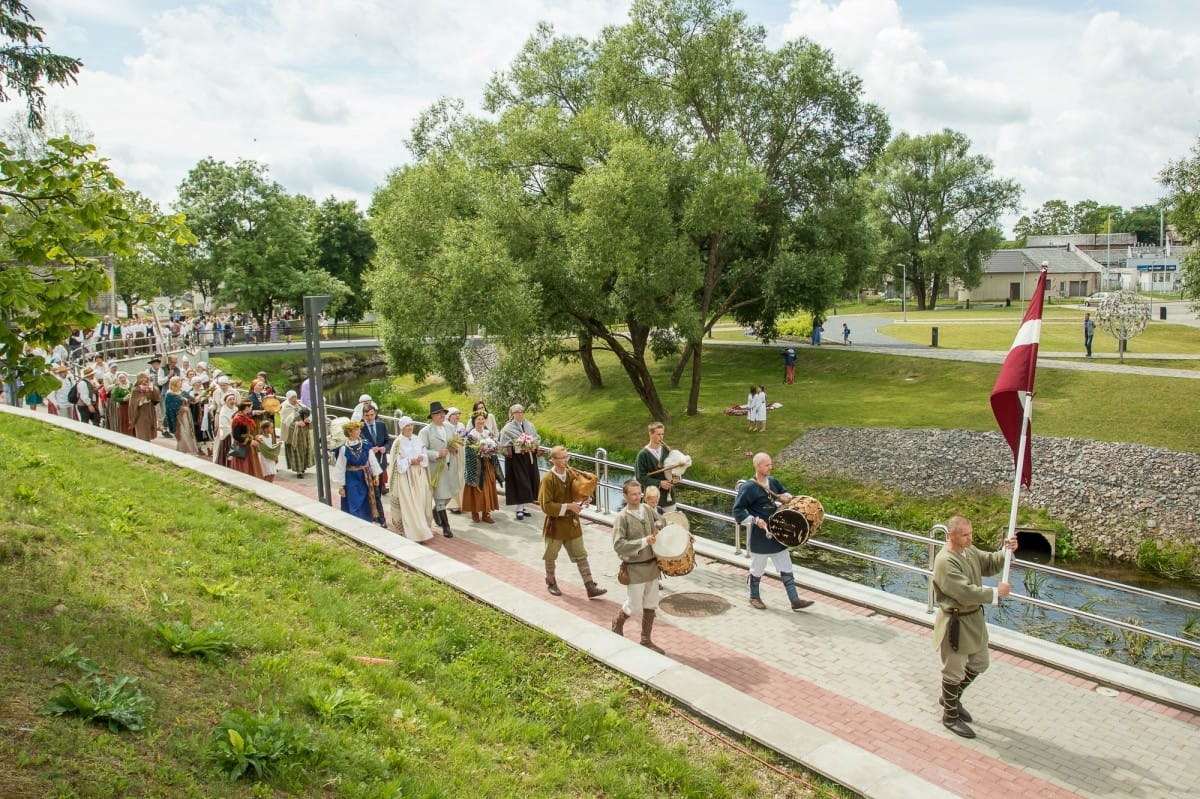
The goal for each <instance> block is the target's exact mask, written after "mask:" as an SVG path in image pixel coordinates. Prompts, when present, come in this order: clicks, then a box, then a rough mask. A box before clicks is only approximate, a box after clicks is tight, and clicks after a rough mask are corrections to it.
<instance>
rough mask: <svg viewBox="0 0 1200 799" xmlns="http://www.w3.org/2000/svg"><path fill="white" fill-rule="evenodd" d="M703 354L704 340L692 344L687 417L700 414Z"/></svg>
mask: <svg viewBox="0 0 1200 799" xmlns="http://www.w3.org/2000/svg"><path fill="white" fill-rule="evenodd" d="M703 354H704V339H701V340H699V341H697V342H695V343H694V344H692V388H691V390H690V391H689V392H688V404H687V415H688V416H695V415H696V414H698V413H699V412H700V408H699V405H700V373H701V372H702V371H703V369H702V363H701V360H702V359H701V356H702V355H703Z"/></svg>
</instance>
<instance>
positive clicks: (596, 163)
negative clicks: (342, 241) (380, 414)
mask: <svg viewBox="0 0 1200 799" xmlns="http://www.w3.org/2000/svg"><path fill="white" fill-rule="evenodd" d="M764 41H765V32H764V31H763V30H762V29H761V28H759V27H754V26H751V25H748V24H747V22H746V19H745V16H744V15H743V14H742V13H741V12H738V11H735V10H733V9H732V8H731V6H730V5H729V3H728V2H724V0H639V1H638V2H635V3H634V5H633V8H632V9H631V11H630V20H629V22H628V23H627V24H625V25H623V26H619V27H614V28H610V29H608V30H606V31H605V32H604V33H603V34H602V35H601V36H600V37H599V38H598V39H597V40H596V41H587V40H584V39H580V38H563V37H556V36H555V35H554V33H553V31H552V30H551V29H550V28H549V27H546V26H541V27H539V29H538V30H537V32H536V33H535V34H534V35H533V37H532V38H531V39H530V40H529V42H528V43H527V44H526V46H525V48H524V50H523V51H522V52H521V54H520V55H519V56H518V57H517V59H516V60H515V61H514V63H513V64H512V65H511V67H510V68H509V69H508V70H507V71H506V72H504V73H502V74H499V75H497V76H496V77H495V78H494V79H493V81H492V82H491V84H490V86H489V88H488V91H487V95H486V100H487V102H486V110H487V111H488V112H489V113H490V116H489V117H488V118H487V119H483V118H480V117H477V116H471V115H468V114H465V113H463V111H462V109H461V107H460V106H459V105H457V104H455V103H450V102H443V103H440V104H438V105H437V106H435V107H434V108H432V109H430V110H429V111H428V112H427V113H426V114H425V115H424V116H423V117H422V119H421V120H420V121H419V122H418V124H417V126H416V128H415V129H414V132H413V137H412V142H411V146H412V149H413V152H414V154H415V156H416V162H415V163H414V164H413V165H412V166H409V167H405V168H403V169H400V170H397V171H396V172H395V173H394V174H393V175H392V176H391V177H390V178H389V180H388V182H387V184H386V185H385V186H384V187H383V188H381V189H380V191H379V192H378V193H377V194H376V196H375V198H374V202H373V205H372V209H371V218H372V225H373V231H374V234H375V238H376V240H377V242H378V243H379V251H378V254H377V258H376V262H377V269H376V271H375V273H374V274H373V276H372V279H371V283H370V284H371V292H372V294H373V295H374V296H375V298H376V299H375V302H376V310H377V311H378V312H379V313H380V315H381V317H382V318H383V320H384V326H383V338H384V344H385V349H386V351H387V352H388V355H389V358H390V360H391V362H392V366H393V367H394V368H396V369H399V370H402V371H404V372H406V373H412V374H415V375H417V376H424V375H426V374H428V373H430V372H435V371H436V372H439V373H441V374H442V375H443V376H445V377H446V378H448V379H449V380H450V381H451V383H452V384H455V385H456V386H461V385H462V381H463V377H464V376H463V370H462V367H461V365H460V362H459V356H458V353H459V350H460V347H461V344H462V342H463V340H464V339H465V337H466V336H468V335H470V334H473V333H475V332H476V331H478V330H480V329H484V330H486V332H487V333H488V335H490V336H494V337H496V338H497V339H499V340H500V341H501V342H502V345H503V347H502V349H503V350H504V351H505V352H506V353H508V356H509V359H510V360H509V363H508V364H505V365H502V369H503V368H509V369H520V370H522V371H523V372H524V374H525V376H526V377H527V378H529V379H528V380H527V381H526V383H525V384H526V386H527V391H529V392H535V391H536V386H537V381H536V379H535V378H534V377H532V373H533V372H537V371H538V367H539V364H540V363H541V362H543V360H544V359H545V358H549V357H553V356H555V355H564V354H570V355H573V356H577V357H579V358H581V359H582V361H583V364H584V368H585V370H586V371H587V373H588V374H589V377H590V378H591V379H592V383H593V385H597V386H598V385H599V371H598V370H597V369H596V368H595V364H594V362H593V360H592V353H593V351H594V350H595V349H607V350H609V351H611V352H612V353H613V354H614V355H615V356H616V358H617V360H618V361H619V363H620V364H621V366H622V368H623V369H624V371H625V373H626V374H627V375H628V377H629V380H630V382H631V384H632V386H633V388H634V390H635V391H636V392H637V394H638V396H639V397H641V399H642V401H643V402H644V403H645V405H646V407H647V409H648V410H649V412H650V414H651V415H652V416H653V417H655V418H658V419H665V418H667V416H668V414H667V411H666V409H665V408H664V407H663V404H662V401H661V398H660V395H659V392H658V389H657V387H656V385H655V381H654V377H653V374H652V372H651V368H650V361H652V360H653V358H654V357H655V356H663V355H669V354H671V353H675V354H676V355H677V356H678V357H679V361H678V363H677V366H676V370H675V375H674V377H675V379H679V378H680V377H681V376H682V374H683V373H684V371H685V369H686V367H687V365H688V364H689V363H690V364H691V366H692V370H691V389H690V393H689V400H688V412H689V413H694V412H695V410H696V405H697V402H698V399H699V392H700V379H701V370H700V366H701V358H700V355H701V347H702V342H703V338H704V335H705V333H706V332H708V331H709V330H711V328H712V326H713V325H714V324H715V323H716V321H717V320H718V319H720V318H721V317H723V316H727V315H730V314H732V315H734V316H735V317H736V318H737V319H738V321H739V322H741V323H743V324H747V325H751V326H753V327H754V328H755V329H756V330H758V331H759V332H760V334H761V335H762V336H763V337H764V338H768V337H771V336H772V335H773V334H774V332H775V321H776V319H777V318H778V317H779V316H780V315H782V314H787V313H792V312H794V311H796V310H798V309H806V310H808V311H811V312H813V313H819V312H821V311H822V310H824V308H825V307H826V306H827V304H828V302H829V301H830V300H831V299H832V298H833V297H834V296H835V294H836V292H837V291H838V290H839V289H841V288H842V287H844V286H847V285H849V286H854V285H855V284H856V283H857V282H858V280H859V279H860V276H861V275H862V273H863V271H864V270H865V268H866V267H867V266H868V265H869V263H870V262H871V260H872V258H873V255H874V253H873V248H872V245H873V239H872V236H871V235H870V232H869V230H868V228H867V226H865V225H863V224H860V223H861V221H862V220H863V218H864V216H865V214H866V205H865V200H864V198H863V197H862V196H861V195H860V194H858V193H857V192H858V191H859V190H858V188H857V186H858V184H857V178H858V176H859V174H860V173H861V171H862V170H863V169H864V168H865V167H866V166H868V165H869V164H870V162H871V161H872V159H873V158H874V157H875V156H876V155H877V154H878V153H879V152H880V151H881V150H882V148H883V146H884V144H885V143H886V140H887V134H888V130H887V124H886V122H885V120H884V118H883V115H882V113H881V112H880V111H879V110H878V109H877V108H875V107H873V106H870V105H867V104H864V103H863V102H862V100H861V97H860V85H859V81H858V79H857V78H855V77H854V76H852V75H849V74H847V73H845V72H843V71H840V70H839V69H837V67H836V65H835V64H834V62H833V59H832V56H831V55H830V54H829V53H828V52H827V51H825V50H822V49H821V48H820V47H818V46H817V45H815V44H813V43H811V42H808V41H803V40H801V41H795V42H790V43H787V44H785V45H784V46H783V47H781V48H779V49H777V50H772V49H770V48H768V47H767V46H766V45H765V43H764ZM564 341H570V342H573V343H572V344H571V346H570V347H569V348H568V347H567V346H566V345H565V344H564V343H563V342H564ZM510 384H511V383H510Z"/></svg>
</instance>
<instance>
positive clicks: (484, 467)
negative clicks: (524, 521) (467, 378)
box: [462, 410, 500, 524]
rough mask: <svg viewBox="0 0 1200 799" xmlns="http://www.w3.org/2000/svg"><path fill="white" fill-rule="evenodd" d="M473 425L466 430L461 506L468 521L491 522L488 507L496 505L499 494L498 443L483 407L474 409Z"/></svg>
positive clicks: (492, 522)
mask: <svg viewBox="0 0 1200 799" xmlns="http://www.w3.org/2000/svg"><path fill="white" fill-rule="evenodd" d="M473 422H474V426H473V427H472V428H471V429H470V430H469V431H468V432H467V449H466V456H467V457H466V467H467V473H466V481H465V483H464V485H463V493H462V509H463V510H464V511H470V513H471V521H473V522H477V521H479V520H480V516H481V515H482V517H483V521H485V522H487V523H488V524H494V523H495V519H493V518H492V511H494V510H499V509H500V495H499V494H498V493H496V467H497V464H498V463H499V460H500V459H499V458H498V457H497V456H496V453H497V452H498V451H499V448H500V444H499V442H497V441H496V439H495V438H494V437H493V436H492V431H491V430H488V428H487V411H486V410H483V411H476V412H475V418H474V419H473Z"/></svg>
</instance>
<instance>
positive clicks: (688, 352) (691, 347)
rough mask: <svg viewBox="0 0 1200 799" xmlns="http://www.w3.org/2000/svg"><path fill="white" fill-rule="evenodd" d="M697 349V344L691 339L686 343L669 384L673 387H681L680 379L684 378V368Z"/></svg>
mask: <svg viewBox="0 0 1200 799" xmlns="http://www.w3.org/2000/svg"><path fill="white" fill-rule="evenodd" d="M695 351H696V345H695V344H694V343H692V342H690V341H689V342H688V343H687V344H686V345H684V347H683V353H682V354H681V355H680V356H679V363H677V364H675V370H674V371H672V372H671V382H670V384H669V385H670V387H671V388H679V381H680V380H682V379H683V370H684V369H685V368H687V364H688V359H689V358H691V357H692V355H693V354H694V353H695Z"/></svg>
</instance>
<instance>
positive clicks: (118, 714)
mask: <svg viewBox="0 0 1200 799" xmlns="http://www.w3.org/2000/svg"><path fill="white" fill-rule="evenodd" d="M59 688H60V689H61V690H60V691H59V692H58V693H57V694H55V695H54V697H52V698H51V700H50V704H49V706H47V707H46V708H45V709H44V710H43V711H42V714H43V715H46V716H63V715H68V714H74V715H78V716H79V717H80V718H82V719H83V720H84V721H95V722H98V723H101V724H107V725H108V728H109V729H110V730H112V731H113V732H120V731H121V730H133V731H137V730H140V729H143V728H144V727H145V726H146V724H145V721H144V717H145V714H146V713H149V712H150V700H149V699H147V698H146V697H145V696H144V695H143V694H142V691H141V689H140V688H138V687H137V677H132V676H130V675H128V674H123V675H121V676H119V677H116V678H114V679H113V680H111V681H106V680H105V679H104V678H103V677H101V676H99V675H96V674H93V675H91V676H88V677H85V678H83V679H82V680H79V681H77V682H73V683H70V682H68V683H59Z"/></svg>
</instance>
